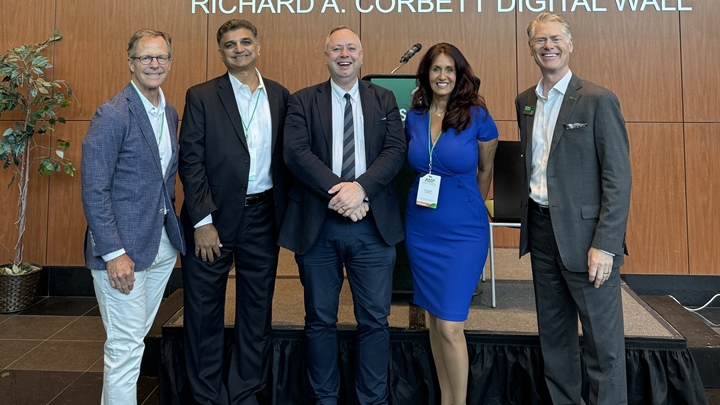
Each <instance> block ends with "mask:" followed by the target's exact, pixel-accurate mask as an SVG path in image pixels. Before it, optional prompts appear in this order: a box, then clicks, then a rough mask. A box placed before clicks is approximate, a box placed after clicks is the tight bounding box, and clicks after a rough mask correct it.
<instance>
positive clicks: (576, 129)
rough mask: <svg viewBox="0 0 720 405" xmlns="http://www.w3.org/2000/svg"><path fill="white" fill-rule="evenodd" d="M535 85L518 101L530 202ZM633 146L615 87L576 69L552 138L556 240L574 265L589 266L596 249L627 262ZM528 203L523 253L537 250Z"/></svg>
mask: <svg viewBox="0 0 720 405" xmlns="http://www.w3.org/2000/svg"><path fill="white" fill-rule="evenodd" d="M536 104H537V95H536V94H535V86H533V87H531V88H529V89H527V90H526V91H524V92H522V93H521V94H519V95H518V96H517V98H516V99H515V108H516V111H517V119H518V124H519V126H520V144H521V148H522V150H523V153H524V155H525V156H524V157H525V176H524V178H523V181H524V185H523V190H524V192H525V198H524V199H523V201H524V202H526V203H527V197H528V195H529V192H530V186H529V184H530V174H531V173H532V136H533V134H532V131H533V122H534V119H535V116H534V114H526V113H525V107H531V108H532V107H535V106H536ZM631 184H632V176H631V174H630V146H629V142H628V135H627V131H626V129H625V120H624V119H623V116H622V113H621V112H620V103H619V102H618V99H617V97H615V94H613V92H611V91H610V90H608V89H606V88H603V87H600V86H598V85H595V84H593V83H591V82H588V81H587V80H582V79H580V78H579V77H577V76H575V75H573V76H572V78H571V79H570V83H569V84H568V88H567V91H566V92H565V97H564V98H563V101H562V105H561V106H560V112H559V113H558V117H557V123H556V125H555V130H554V132H553V139H552V143H551V144H550V155H549V157H548V163H547V191H548V200H549V201H548V203H549V204H550V213H551V222H552V227H553V231H554V233H555V239H556V242H557V245H558V250H559V251H560V256H561V257H562V261H563V264H565V267H567V269H568V270H570V271H574V272H586V271H588V267H587V253H588V250H590V247H591V246H592V247H594V248H596V249H600V250H604V251H606V252H610V253H613V254H614V255H615V257H614V260H613V267H619V266H620V265H622V264H623V262H624V257H623V253H625V252H626V249H625V229H626V228H627V220H628V213H629V210H630V187H631ZM527 214H528V213H527V205H525V206H524V207H523V212H522V216H521V218H522V227H521V229H520V255H521V256H522V255H523V254H525V253H528V252H529V251H530V246H529V237H528V230H527V223H528V218H527Z"/></svg>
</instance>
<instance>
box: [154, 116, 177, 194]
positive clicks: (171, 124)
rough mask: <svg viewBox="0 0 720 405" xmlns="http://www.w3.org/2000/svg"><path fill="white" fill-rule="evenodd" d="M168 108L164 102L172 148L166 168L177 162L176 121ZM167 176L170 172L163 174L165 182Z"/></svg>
mask: <svg viewBox="0 0 720 405" xmlns="http://www.w3.org/2000/svg"><path fill="white" fill-rule="evenodd" d="M169 106H170V104H168V103H167V102H166V103H165V120H166V121H167V123H168V129H169V130H170V131H169V132H170V147H171V148H172V157H171V158H170V163H169V164H168V167H172V166H173V164H175V161H176V160H178V153H177V152H178V141H177V120H176V119H175V117H174V115H173V113H171V112H170V108H169ZM159 152H160V151H159V150H158V153H159ZM161 170H162V167H161ZM168 176H170V170H168V171H167V172H166V173H165V180H167V178H168Z"/></svg>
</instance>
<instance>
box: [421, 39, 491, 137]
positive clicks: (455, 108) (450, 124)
mask: <svg viewBox="0 0 720 405" xmlns="http://www.w3.org/2000/svg"><path fill="white" fill-rule="evenodd" d="M442 54H445V55H447V56H449V57H450V58H451V59H452V60H453V61H454V62H455V75H456V78H455V88H453V91H452V92H451V93H450V99H449V100H448V103H447V108H446V109H445V118H443V122H442V131H443V132H446V131H447V130H448V129H450V128H455V131H456V134H459V133H460V132H462V131H463V130H465V129H467V127H469V126H470V123H471V122H472V116H471V113H472V107H480V108H482V109H483V110H485V112H488V109H487V105H486V104H485V99H484V98H483V96H481V95H479V94H478V84H477V83H476V82H475V74H474V73H473V70H472V67H470V64H469V63H468V61H467V59H465V56H463V54H462V52H460V50H459V49H457V47H455V45H452V44H448V43H446V42H441V43H439V44H435V45H433V46H432V47H431V48H430V49H428V51H427V52H426V53H425V55H424V56H423V58H422V60H421V61H420V66H418V70H417V82H418V90H417V91H416V92H415V94H414V95H413V99H412V108H413V109H414V110H415V111H416V112H417V113H418V114H425V113H427V111H428V110H429V109H430V105H431V104H432V98H433V91H432V88H431V87H430V69H431V68H432V64H433V63H434V62H435V59H437V57H438V56H440V55H442ZM485 118H487V115H486V116H485Z"/></svg>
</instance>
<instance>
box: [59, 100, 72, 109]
mask: <svg viewBox="0 0 720 405" xmlns="http://www.w3.org/2000/svg"><path fill="white" fill-rule="evenodd" d="M69 106H70V102H69V101H68V100H65V101H63V102H62V103H60V108H66V107H69Z"/></svg>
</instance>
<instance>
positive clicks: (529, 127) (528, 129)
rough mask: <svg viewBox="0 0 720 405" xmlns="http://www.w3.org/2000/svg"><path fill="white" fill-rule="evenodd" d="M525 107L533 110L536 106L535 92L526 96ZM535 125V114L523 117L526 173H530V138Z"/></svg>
mask: <svg viewBox="0 0 720 405" xmlns="http://www.w3.org/2000/svg"><path fill="white" fill-rule="evenodd" d="M525 106H527V107H532V108H533V109H534V108H535V107H536V106H537V94H535V91H534V90H533V91H531V92H530V94H528V97H527V100H526V101H525ZM534 123H535V113H533V114H532V115H530V114H528V115H525V168H526V169H527V172H526V173H532V138H533V125H534Z"/></svg>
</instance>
